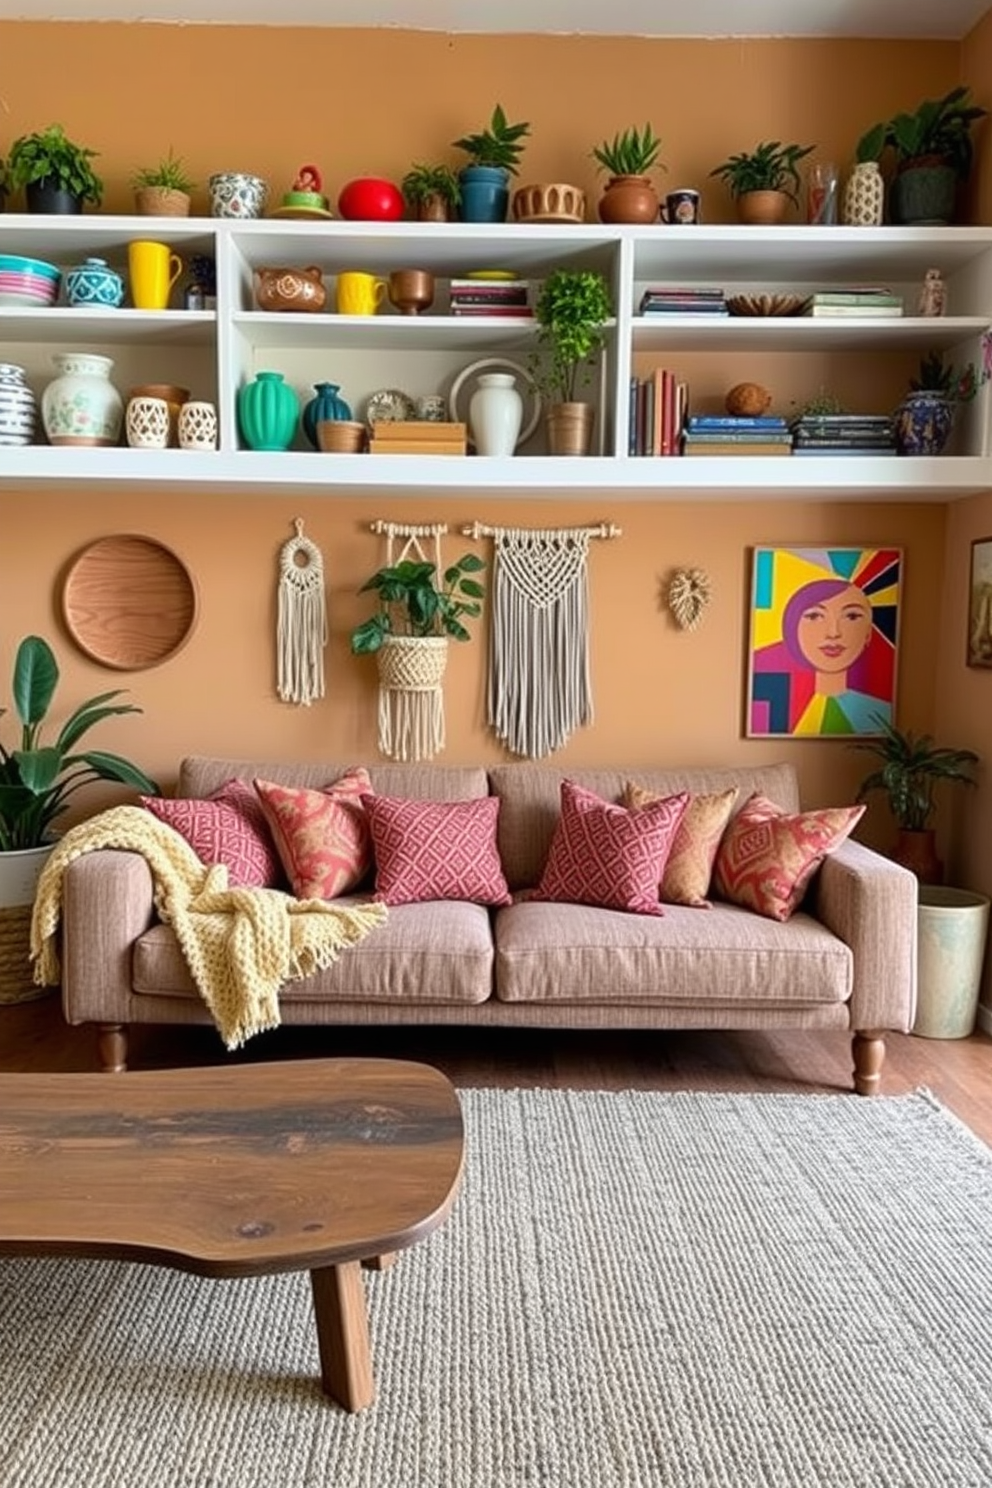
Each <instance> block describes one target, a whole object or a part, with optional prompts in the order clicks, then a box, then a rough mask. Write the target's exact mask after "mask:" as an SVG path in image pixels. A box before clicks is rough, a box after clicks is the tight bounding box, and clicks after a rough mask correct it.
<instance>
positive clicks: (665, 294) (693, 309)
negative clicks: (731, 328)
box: [641, 289, 729, 315]
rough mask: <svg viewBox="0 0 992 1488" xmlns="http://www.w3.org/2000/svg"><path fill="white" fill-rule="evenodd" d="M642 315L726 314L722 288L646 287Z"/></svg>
mask: <svg viewBox="0 0 992 1488" xmlns="http://www.w3.org/2000/svg"><path fill="white" fill-rule="evenodd" d="M641 314H642V315H727V314H729V311H728V310H727V300H726V296H725V294H724V292H723V290H722V289H646V290H645V291H644V293H643V294H642V296H641Z"/></svg>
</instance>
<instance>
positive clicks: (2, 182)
mask: <svg viewBox="0 0 992 1488" xmlns="http://www.w3.org/2000/svg"><path fill="white" fill-rule="evenodd" d="M9 190H10V177H9V176H8V174H7V162H6V160H5V159H4V157H3V156H2V155H0V212H2V211H3V209H4V205H5V203H6V200H7V192H8V191H9Z"/></svg>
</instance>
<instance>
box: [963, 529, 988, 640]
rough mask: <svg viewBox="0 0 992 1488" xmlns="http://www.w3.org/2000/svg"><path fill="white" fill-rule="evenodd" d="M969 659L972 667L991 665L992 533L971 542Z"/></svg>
mask: <svg viewBox="0 0 992 1488" xmlns="http://www.w3.org/2000/svg"><path fill="white" fill-rule="evenodd" d="M967 659H968V665H969V666H970V667H992V537H976V539H975V541H974V542H973V543H972V545H971V581H970V583H969V585H968V658H967Z"/></svg>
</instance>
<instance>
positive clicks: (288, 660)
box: [276, 517, 327, 707]
mask: <svg viewBox="0 0 992 1488" xmlns="http://www.w3.org/2000/svg"><path fill="white" fill-rule="evenodd" d="M293 526H294V528H295V529H296V536H295V537H294V538H292V539H291V540H290V541H289V542H288V543H286V544H285V545H284V546H283V549H282V552H281V554H280V558H279V595H278V617H277V633H276V659H277V681H276V690H277V692H278V694H279V697H280V698H281V699H282V701H283V702H284V703H301V704H303V706H304V707H309V705H310V704H311V703H312V702H313V701H314V699H315V698H322V697H323V696H324V647H325V646H326V645H327V607H326V603H325V599H324V560H323V557H322V556H321V552H320V549H319V548H318V547H317V545H316V544H315V543H312V542H311V541H310V539H309V538H307V537H304V536H303V522H302V520H301V518H299V517H297V518H296V520H295V522H294V523H293ZM301 560H302V561H301Z"/></svg>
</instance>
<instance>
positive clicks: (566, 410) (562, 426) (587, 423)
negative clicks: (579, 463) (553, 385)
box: [547, 403, 594, 455]
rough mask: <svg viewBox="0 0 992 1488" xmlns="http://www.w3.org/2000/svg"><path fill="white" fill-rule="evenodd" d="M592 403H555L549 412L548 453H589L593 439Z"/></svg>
mask: <svg viewBox="0 0 992 1488" xmlns="http://www.w3.org/2000/svg"><path fill="white" fill-rule="evenodd" d="M593 418H594V411H593V407H592V404H591V403H554V404H552V406H551V407H550V408H549V409H548V412H547V426H548V453H549V454H551V455H587V454H588V453H589V446H590V443H591V441H592V425H593Z"/></svg>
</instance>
